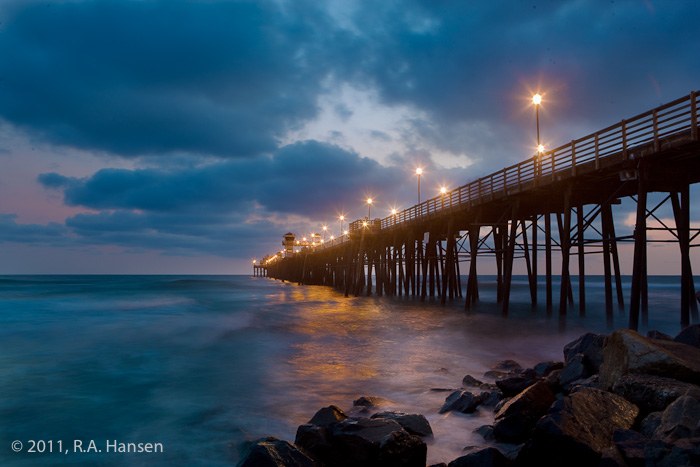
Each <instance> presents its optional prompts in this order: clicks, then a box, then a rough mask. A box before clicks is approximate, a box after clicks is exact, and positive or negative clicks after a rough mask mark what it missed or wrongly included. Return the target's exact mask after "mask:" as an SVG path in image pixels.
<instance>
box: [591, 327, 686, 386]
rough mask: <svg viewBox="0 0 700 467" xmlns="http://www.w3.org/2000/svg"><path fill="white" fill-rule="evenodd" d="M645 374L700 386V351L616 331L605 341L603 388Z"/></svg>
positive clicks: (632, 333)
mask: <svg viewBox="0 0 700 467" xmlns="http://www.w3.org/2000/svg"><path fill="white" fill-rule="evenodd" d="M630 373H645V374H649V375H655V376H665V377H668V378H674V379H678V380H681V381H685V382H688V383H693V384H698V383H700V349H698V348H695V347H691V346H689V345H686V344H681V343H678V342H666V341H663V340H657V339H655V340H651V339H647V338H646V337H644V336H642V335H640V334H639V333H638V332H636V331H632V330H629V329H623V330H619V331H615V332H613V333H612V334H610V335H609V336H608V337H607V338H606V339H605V346H604V347H603V364H602V365H601V367H600V386H601V388H603V389H607V390H609V389H611V388H612V387H613V385H614V384H615V382H616V381H617V380H619V379H620V378H621V377H623V376H624V375H626V374H630Z"/></svg>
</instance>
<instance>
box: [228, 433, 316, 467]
mask: <svg viewBox="0 0 700 467" xmlns="http://www.w3.org/2000/svg"><path fill="white" fill-rule="evenodd" d="M316 466H317V463H316V462H315V461H314V460H313V459H311V458H310V457H309V456H307V455H306V454H304V453H303V452H302V451H300V450H299V449H297V447H296V446H295V445H293V444H292V443H290V442H289V441H282V440H279V439H277V438H272V437H269V438H262V439H259V440H257V441H254V442H252V443H250V444H249V445H248V447H247V452H246V454H245V457H244V458H243V459H242V460H241V461H240V462H239V463H238V464H237V467H316Z"/></svg>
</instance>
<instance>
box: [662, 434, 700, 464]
mask: <svg viewBox="0 0 700 467" xmlns="http://www.w3.org/2000/svg"><path fill="white" fill-rule="evenodd" d="M652 465H653V464H652ZM656 465H657V466H658V467H676V466H691V465H700V438H683V439H679V440H678V441H675V442H674V443H673V444H671V446H669V449H668V450H667V451H666V453H665V454H664V456H663V457H662V458H661V459H659V460H658V461H657V462H656Z"/></svg>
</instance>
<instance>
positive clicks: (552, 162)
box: [549, 150, 556, 183]
mask: <svg viewBox="0 0 700 467" xmlns="http://www.w3.org/2000/svg"><path fill="white" fill-rule="evenodd" d="M555 152H556V150H554V151H552V157H551V161H550V167H549V170H551V171H552V183H554V172H555V170H554V153H555Z"/></svg>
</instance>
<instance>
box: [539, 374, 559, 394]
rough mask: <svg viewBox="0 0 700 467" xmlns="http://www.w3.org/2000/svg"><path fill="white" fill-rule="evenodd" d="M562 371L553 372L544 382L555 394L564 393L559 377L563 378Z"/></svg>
mask: <svg viewBox="0 0 700 467" xmlns="http://www.w3.org/2000/svg"><path fill="white" fill-rule="evenodd" d="M561 371H562V370H553V371H552V372H551V373H550V374H549V375H547V378H546V379H545V380H544V382H545V383H547V386H549V389H551V390H552V392H553V393H555V394H556V393H558V392H562V391H563V389H562V387H561V384H559V376H561Z"/></svg>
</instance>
